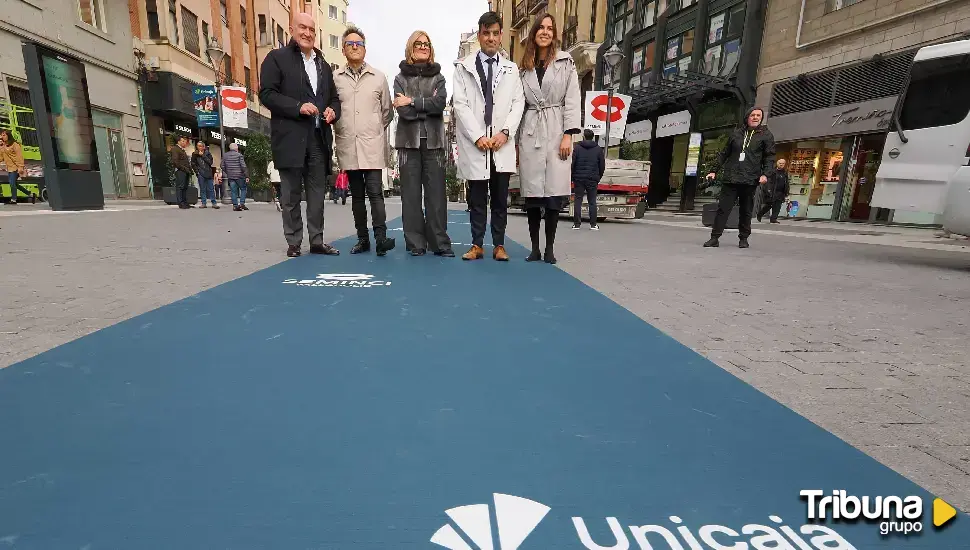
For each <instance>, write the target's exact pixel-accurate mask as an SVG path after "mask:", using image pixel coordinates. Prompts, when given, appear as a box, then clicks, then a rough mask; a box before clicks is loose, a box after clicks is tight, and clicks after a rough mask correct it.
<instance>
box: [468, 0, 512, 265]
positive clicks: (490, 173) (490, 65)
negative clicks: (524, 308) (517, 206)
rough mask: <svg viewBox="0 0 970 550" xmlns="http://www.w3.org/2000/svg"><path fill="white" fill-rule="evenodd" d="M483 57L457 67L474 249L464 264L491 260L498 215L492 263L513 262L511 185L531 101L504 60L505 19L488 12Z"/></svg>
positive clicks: (481, 27) (481, 29) (482, 24)
mask: <svg viewBox="0 0 970 550" xmlns="http://www.w3.org/2000/svg"><path fill="white" fill-rule="evenodd" d="M478 44H479V46H481V51H479V52H476V53H473V54H471V55H470V56H468V57H466V58H465V59H463V60H461V61H459V62H458V63H456V64H455V72H454V75H455V76H454V78H455V82H454V97H453V102H454V116H455V128H456V138H457V141H458V177H459V178H462V179H465V180H468V189H469V190H468V207H469V209H470V210H471V212H470V215H469V218H470V221H471V230H472V247H471V249H469V250H468V252H466V253H465V254H464V255H463V256H462V259H463V260H478V259H481V258H483V257H484V256H485V251H484V248H483V247H484V244H485V222H486V221H487V220H488V207H489V198H491V210H492V222H491V229H492V245H493V246H494V249H493V251H492V259H494V260H497V261H501V262H507V261H509V255H508V252H506V250H505V229H506V226H507V225H508V209H509V208H508V205H509V202H508V201H509V179H510V178H511V176H512V174H514V173H515V172H516V171H517V167H516V153H515V141H516V137H515V136H516V133H517V132H518V129H519V123H520V122H521V121H522V110H523V109H524V107H525V98H524V97H523V92H522V80H521V79H520V78H519V68H518V66H516V64H515V63H513V62H512V60H510V59H508V58H507V57H503V56H502V55H501V54H499V47H500V46H501V44H502V18H501V16H499V14H497V13H495V12H493V11H490V12H486V13H485V14H484V15H482V16H481V18H479V20H478Z"/></svg>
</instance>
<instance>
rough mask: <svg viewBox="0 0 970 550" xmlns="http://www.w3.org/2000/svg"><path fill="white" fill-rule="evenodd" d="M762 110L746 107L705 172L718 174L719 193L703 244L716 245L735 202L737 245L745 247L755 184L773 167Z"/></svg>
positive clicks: (712, 175)
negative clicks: (708, 170)
mask: <svg viewBox="0 0 970 550" xmlns="http://www.w3.org/2000/svg"><path fill="white" fill-rule="evenodd" d="M764 116H765V113H764V111H763V110H762V109H760V108H757V107H755V108H752V109H749V110H748V112H747V113H745V116H744V121H743V122H742V123H741V126H740V127H739V128H738V129H737V130H735V131H734V132H733V133H732V134H731V137H730V139H729V140H728V143H727V145H726V146H725V147H724V151H722V152H721V155H720V157H719V158H718V160H717V163H716V164H715V168H714V169H713V170H711V172H710V173H709V174H707V179H708V180H713V179H714V178H715V177H716V175H717V172H720V173H721V196H720V198H719V199H718V204H717V217H716V218H715V219H714V227H713V229H711V238H710V240H708V241H707V242H706V243H704V246H705V247H713V246H718V239H720V237H721V235H722V234H723V233H724V227H725V226H726V225H727V220H728V216H730V215H731V210H733V209H734V203H735V201H737V202H738V206H739V208H738V210H739V212H738V214H739V215H738V237H739V239H740V240H739V242H738V246H739V247H741V248H748V237H749V236H751V213H752V212H751V211H752V210H753V209H754V195H755V193H756V192H757V191H758V185H759V184H762V183H766V182H767V181H768V174H771V173H772V172H773V171H774V168H775V137H774V136H773V135H772V134H771V132H770V131H769V130H768V128H767V127H766V126H763V125H762V124H761V122H762V120H763V119H764Z"/></svg>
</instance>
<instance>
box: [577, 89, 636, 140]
mask: <svg viewBox="0 0 970 550" xmlns="http://www.w3.org/2000/svg"><path fill="white" fill-rule="evenodd" d="M632 101H633V98H632V97H631V96H628V95H623V94H613V99H612V101H611V100H610V98H609V92H586V105H585V114H586V129H588V130H592V131H593V133H594V134H596V135H598V136H602V135H603V134H604V133H605V132H606V117H607V116H609V117H610V137H611V138H617V139H622V138H623V132H624V131H625V130H626V121H627V115H628V114H629V113H630V104H631V102H632ZM607 103H611V105H607Z"/></svg>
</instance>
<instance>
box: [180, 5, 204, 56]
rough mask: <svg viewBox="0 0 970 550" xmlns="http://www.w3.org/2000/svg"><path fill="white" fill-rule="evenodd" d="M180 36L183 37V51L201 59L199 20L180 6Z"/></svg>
mask: <svg viewBox="0 0 970 550" xmlns="http://www.w3.org/2000/svg"><path fill="white" fill-rule="evenodd" d="M182 34H183V35H184V37H185V49H186V51H188V52H189V53H192V54H195V55H197V56H199V57H202V49H201V48H200V47H199V18H198V17H196V16H195V14H194V13H192V12H191V11H189V10H188V9H186V7H185V6H182Z"/></svg>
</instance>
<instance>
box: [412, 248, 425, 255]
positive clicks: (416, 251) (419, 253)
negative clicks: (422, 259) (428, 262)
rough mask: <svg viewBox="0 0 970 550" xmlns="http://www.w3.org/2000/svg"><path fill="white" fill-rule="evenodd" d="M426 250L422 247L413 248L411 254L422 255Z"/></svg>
mask: <svg viewBox="0 0 970 550" xmlns="http://www.w3.org/2000/svg"><path fill="white" fill-rule="evenodd" d="M426 252H427V251H426V250H425V249H423V248H413V249H411V255H412V256H424V255H425V253H426Z"/></svg>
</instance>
